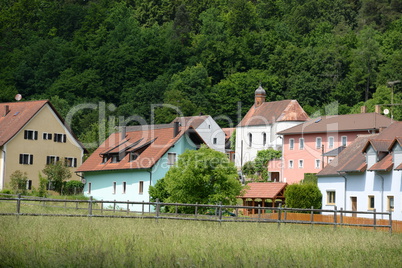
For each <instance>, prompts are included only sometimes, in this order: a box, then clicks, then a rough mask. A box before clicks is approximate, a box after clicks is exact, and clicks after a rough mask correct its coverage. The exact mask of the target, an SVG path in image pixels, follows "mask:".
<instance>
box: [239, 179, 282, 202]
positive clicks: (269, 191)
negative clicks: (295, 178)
mask: <svg viewBox="0 0 402 268" xmlns="http://www.w3.org/2000/svg"><path fill="white" fill-rule="evenodd" d="M286 186H287V183H282V182H251V183H248V184H247V187H248V189H247V190H246V192H245V193H244V195H242V196H240V197H241V198H269V199H274V198H277V197H283V190H284V189H285V188H286Z"/></svg>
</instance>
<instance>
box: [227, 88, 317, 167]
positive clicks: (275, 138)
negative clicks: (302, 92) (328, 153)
mask: <svg viewBox="0 0 402 268" xmlns="http://www.w3.org/2000/svg"><path fill="white" fill-rule="evenodd" d="M265 97H266V92H265V90H264V89H263V88H262V87H261V86H259V87H258V88H257V90H256V91H255V103H254V105H253V106H252V107H251V108H250V110H249V111H248V112H247V114H246V115H245V116H244V118H243V119H242V120H241V122H240V123H239V124H238V125H237V127H236V147H235V151H236V156H235V163H236V166H237V167H238V168H240V167H242V166H243V165H244V164H245V163H246V162H248V161H253V160H254V159H255V158H256V156H257V152H258V151H260V150H265V149H275V150H279V151H280V150H282V139H281V137H280V135H278V132H280V131H282V130H285V129H288V128H290V127H293V126H295V125H299V124H301V123H303V122H305V121H306V120H308V119H309V117H308V115H307V113H306V112H305V111H304V110H303V108H302V107H301V106H300V105H299V103H298V102H297V101H296V100H282V101H273V102H265Z"/></svg>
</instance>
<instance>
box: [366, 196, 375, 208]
mask: <svg viewBox="0 0 402 268" xmlns="http://www.w3.org/2000/svg"><path fill="white" fill-rule="evenodd" d="M374 208H375V203H374V195H369V197H368V209H374Z"/></svg>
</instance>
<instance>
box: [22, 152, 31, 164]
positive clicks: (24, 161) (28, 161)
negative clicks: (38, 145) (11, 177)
mask: <svg viewBox="0 0 402 268" xmlns="http://www.w3.org/2000/svg"><path fill="white" fill-rule="evenodd" d="M20 164H23V165H33V155H31V154H20Z"/></svg>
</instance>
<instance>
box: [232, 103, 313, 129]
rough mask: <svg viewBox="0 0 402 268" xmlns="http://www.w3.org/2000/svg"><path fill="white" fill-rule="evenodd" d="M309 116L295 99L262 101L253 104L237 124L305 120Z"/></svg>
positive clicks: (256, 124)
mask: <svg viewBox="0 0 402 268" xmlns="http://www.w3.org/2000/svg"><path fill="white" fill-rule="evenodd" d="M308 119H309V117H308V115H307V113H306V112H305V111H304V110H303V108H302V107H301V106H300V105H299V103H298V102H297V101H296V100H283V101H273V102H264V103H262V104H261V105H260V106H258V107H255V105H253V106H252V107H251V108H250V110H249V111H248V112H247V114H246V115H245V116H244V117H243V119H242V120H241V122H240V123H239V124H238V126H239V127H243V126H266V125H270V124H272V123H274V122H281V121H306V120H308Z"/></svg>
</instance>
